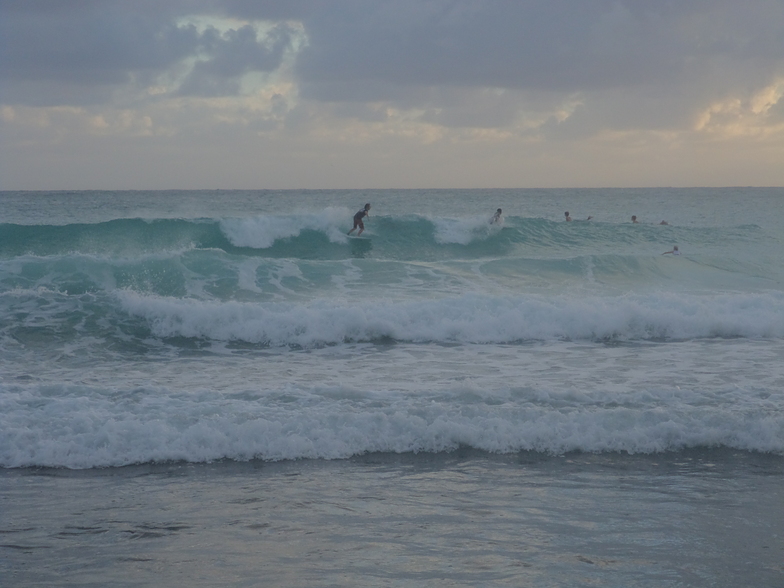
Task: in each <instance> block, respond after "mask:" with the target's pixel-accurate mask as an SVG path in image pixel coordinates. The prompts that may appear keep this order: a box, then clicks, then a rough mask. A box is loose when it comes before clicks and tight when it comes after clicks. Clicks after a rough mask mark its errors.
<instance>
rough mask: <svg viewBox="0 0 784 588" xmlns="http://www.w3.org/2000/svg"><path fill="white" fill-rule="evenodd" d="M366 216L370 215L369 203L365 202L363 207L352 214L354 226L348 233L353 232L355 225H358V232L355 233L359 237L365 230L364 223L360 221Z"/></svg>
mask: <svg viewBox="0 0 784 588" xmlns="http://www.w3.org/2000/svg"><path fill="white" fill-rule="evenodd" d="M366 216H370V203H368V204H365V208H363V209H362V210H360V211H359V212H358V213H357V214H355V215H354V228H353V229H351V230H350V231H349V232H348V234H349V235H350V234H351V233H353V232H354V231H355V230H356V228H357V227H359V232H358V233H357V237H359V236H360V235H361V234H362V231H364V230H365V224H364V223H363V222H362V219H363V218H365V217H366Z"/></svg>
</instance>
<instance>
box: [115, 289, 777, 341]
mask: <svg viewBox="0 0 784 588" xmlns="http://www.w3.org/2000/svg"><path fill="white" fill-rule="evenodd" d="M118 297H119V300H120V305H121V307H122V310H123V311H125V312H127V313H129V314H131V315H134V316H137V317H140V318H142V319H143V320H145V321H146V322H147V323H148V325H149V327H150V329H151V330H152V332H153V334H154V335H155V336H158V337H175V336H178V337H192V338H204V339H214V340H219V341H231V340H241V341H246V342H250V343H259V344H265V345H272V346H286V345H296V346H303V347H311V346H319V345H325V344H337V343H342V342H346V341H374V340H378V339H382V338H391V339H394V340H397V341H410V342H458V343H510V342H518V341H527V340H564V339H567V340H667V339H674V340H682V339H691V338H702V337H727V338H729V337H745V338H780V337H784V296H782V295H781V294H779V293H766V294H722V295H710V296H708V295H706V296H700V295H685V294H679V295H675V294H670V293H660V294H650V295H626V296H618V297H568V296H559V297H553V298H544V297H540V296H521V297H497V296H488V295H479V294H467V295H463V296H459V297H452V298H444V299H440V300H419V301H409V302H389V303H387V302H384V301H370V302H354V303H352V304H351V305H348V304H345V303H342V302H335V301H331V300H329V301H327V300H322V301H315V302H312V303H310V304H294V303H246V302H235V301H229V302H221V301H205V300H195V299H181V298H171V297H160V296H152V295H142V294H138V293H136V292H133V291H130V290H123V291H121V292H119V293H118Z"/></svg>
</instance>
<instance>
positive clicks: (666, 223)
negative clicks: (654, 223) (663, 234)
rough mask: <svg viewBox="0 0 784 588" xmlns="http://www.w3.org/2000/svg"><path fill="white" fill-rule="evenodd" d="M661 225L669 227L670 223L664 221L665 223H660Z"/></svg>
mask: <svg viewBox="0 0 784 588" xmlns="http://www.w3.org/2000/svg"><path fill="white" fill-rule="evenodd" d="M659 224H660V225H669V224H670V223H668V222H667V221H665V220H663V221H662V222H660V223H659Z"/></svg>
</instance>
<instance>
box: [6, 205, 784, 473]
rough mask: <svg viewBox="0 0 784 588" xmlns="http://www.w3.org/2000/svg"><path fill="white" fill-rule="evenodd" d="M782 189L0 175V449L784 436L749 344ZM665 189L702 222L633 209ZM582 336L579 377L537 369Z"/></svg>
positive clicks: (775, 304) (16, 453) (249, 450)
mask: <svg viewBox="0 0 784 588" xmlns="http://www.w3.org/2000/svg"><path fill="white" fill-rule="evenodd" d="M779 192H780V191H779ZM779 192H776V191H756V192H755V191H752V192H751V193H750V194H743V198H742V199H741V198H740V196H739V195H738V194H737V193H734V192H731V191H730V192H728V191H726V190H725V191H722V190H717V191H713V192H711V191H704V192H696V193H695V192H694V191H677V190H675V191H669V192H667V193H665V194H663V195H662V194H660V193H658V192H657V193H656V196H657V197H656V199H652V194H653V192H652V191H647V192H646V191H639V192H637V193H631V194H624V199H621V198H620V196H619V195H618V194H614V193H608V194H602V193H597V192H596V191H582V192H580V191H577V192H575V191H539V192H525V191H507V192H504V191H482V192H471V191H464V192H458V193H452V192H449V193H446V192H425V193H412V192H411V191H402V192H380V193H368V192H362V193H351V192H349V193H337V192H318V193H310V192H302V193H299V192H296V193H238V194H229V195H228V196H226V195H223V196H221V195H216V194H214V193H195V194H194V193H180V192H175V193H109V194H103V195H101V194H95V193H74V194H65V193H54V194H52V193H49V194H33V195H31V194H25V193H4V194H2V196H3V198H2V206H3V207H4V208H3V212H4V215H3V218H4V219H6V220H7V221H9V222H6V223H5V224H2V225H0V344H2V349H3V353H2V366H1V367H2V373H3V381H4V384H3V388H2V396H0V398H1V399H2V406H0V413H2V416H1V417H0V421H1V422H0V465H3V466H5V467H17V466H30V465H47V466H64V467H92V466H114V465H124V464H128V463H138V462H145V461H155V460H175V459H185V460H196V461H202V460H212V459H222V458H231V459H250V458H253V457H260V458H263V459H294V458H303V457H309V458H310V457H318V458H337V457H347V456H350V455H355V454H358V453H364V452H369V451H442V450H448V449H450V448H454V447H457V446H460V445H469V446H472V447H477V448H480V449H485V450H488V451H518V450H540V451H549V452H563V451H569V450H583V451H664V450H678V449H680V448H683V447H693V446H702V445H706V446H713V445H727V446H732V447H737V448H741V449H750V450H758V451H774V452H784V419H783V417H782V410H784V409H783V408H782V407H783V406H784V402H782V399H781V396H780V394H781V392H780V391H781V389H782V386H780V383H781V381H784V374H779V372H781V368H778V367H775V366H776V365H777V364H778V363H779V362H778V361H777V360H775V359H772V360H771V364H770V365H768V364H764V365H763V366H762V367H760V366H756V367H755V366H753V365H752V364H753V361H752V360H751V359H750V356H751V355H753V354H754V353H759V351H760V346H762V349H763V350H764V351H765V353H764V354H763V355H765V354H769V352H770V349H775V350H780V349H781V345H782V342H783V341H784V288H782V283H783V280H784V261H782V260H784V255H782V249H783V248H782V246H781V241H780V238H781V235H782V234H784V233H783V232H782V231H781V230H780V229H781V227H780V226H779V225H778V224H776V222H779V221H775V220H773V221H771V219H770V218H769V215H768V216H766V215H765V213H764V211H765V210H768V209H769V207H770V206H771V203H772V202H780V199H781V198H782V197H784V194H781V193H779ZM218 196H220V197H218ZM490 196H492V197H493V199H494V200H495V201H496V202H499V203H501V204H502V205H503V207H504V210H505V216H504V219H503V222H502V223H500V224H490V222H489V218H490V215H489V214H485V213H484V209H487V210H490V211H491V212H492V211H493V210H495V208H496V206H495V202H494V203H492V204H490V205H489V206H488V205H487V201H488V198H489V197H490ZM221 198H223V200H221ZM366 200H373V201H374V204H373V210H372V212H371V216H370V218H368V219H367V220H366V221H365V225H366V232H365V233H364V234H363V235H362V236H361V237H359V238H355V237H349V236H347V234H346V233H347V232H348V229H350V228H351V217H352V215H353V210H354V206H352V204H351V203H353V202H354V201H357V202H364V201H366ZM567 200H568V201H569V202H568V206H569V207H570V208H575V202H577V203H578V204H580V205H581V206H590V207H591V211H592V212H593V215H594V219H593V220H592V221H590V222H584V221H583V222H572V223H566V222H563V221H562V220H560V218H561V217H559V215H562V214H563V213H562V212H561V211H560V209H561V208H565V207H566V204H564V202H566V201H567ZM652 201H655V202H657V203H658V204H659V205H662V206H666V207H668V208H669V209H671V210H674V211H677V212H678V213H679V215H680V216H681V218H682V219H683V220H682V222H679V223H676V222H671V223H670V224H669V225H660V224H658V222H657V223H654V222H651V223H647V224H641V225H633V224H631V223H630V222H628V221H626V220H621V219H619V218H617V212H616V210H617V209H618V208H619V206H620V205H621V204H623V205H624V207H625V208H630V206H629V205H630V204H631V205H634V206H635V207H636V208H635V210H639V209H640V208H642V210H643V211H645V206H649V207H650V206H651V202H652ZM708 206H710V207H711V208H710V210H711V211H712V212H711V215H707V214H706V213H705V210H706V209H707V207H708ZM423 209H424V210H425V211H426V212H421V211H422V210H423ZM521 209H522V210H521ZM134 211H135V212H137V213H138V212H143V214H138V215H136V216H134V214H132V212H134ZM185 211H187V214H184V212H185ZM518 212H519V214H518ZM537 212H538V213H540V214H537ZM525 213H528V214H525ZM76 217H78V218H76ZM673 244H679V245H680V250H681V252H682V254H681V255H680V256H677V257H673V256H672V255H669V254H668V255H662V253H663V252H665V251H668V250H671V249H672V246H673ZM575 346H577V349H578V350H579V353H587V354H588V357H587V361H589V362H590V363H591V367H590V368H586V367H585V366H584V365H583V366H581V367H580V372H581V373H590V374H592V376H591V378H592V379H587V380H586V379H585V378H584V377H582V376H581V378H582V379H580V378H578V379H579V380H580V381H581V382H582V383H581V385H580V386H581V387H580V391H579V393H578V392H576V391H575V388H574V387H575V381H576V380H575V378H574V376H573V375H571V376H567V374H566V373H561V375H560V376H559V377H555V376H551V375H548V374H544V373H543V372H542V371H541V370H540V369H539V368H538V367H537V366H538V365H539V364H541V365H545V366H549V369H552V370H553V374H554V373H556V372H559V371H563V368H562V367H561V366H560V364H559V359H560V358H564V357H567V358H570V357H572V356H573V355H574V353H572V352H573V351H574V348H575ZM739 348H742V351H738V350H739ZM570 350H571V351H570ZM618 350H622V351H620V352H619V351H618ZM640 350H643V351H640ZM694 350H697V351H694ZM567 352H568V353H567ZM613 353H622V354H626V355H630V354H634V353H640V354H643V356H644V357H643V359H645V358H647V357H653V356H656V357H657V358H658V359H657V360H656V361H643V362H642V363H643V364H644V365H645V369H644V372H645V373H646V374H648V376H649V377H646V378H644V380H645V381H644V382H642V383H639V382H635V378H634V377H633V376H632V375H630V374H629V373H627V372H625V371H623V370H621V371H620V372H619V371H618V369H617V366H612V365H611V366H610V367H607V365H608V363H610V364H612V363H613V362H612V361H611V359H612V354H613ZM684 353H685V355H686V356H688V358H689V359H688V361H685V360H683V359H681V356H683V355H684ZM531 354H534V355H537V356H538V360H537V361H538V362H539V363H531V362H530V361H529V358H528V356H529V355H531ZM723 355H726V356H727V357H726V358H725V359H726V361H725V362H724V363H722V364H721V365H717V366H715V368H714V372H715V373H716V374H720V375H719V376H717V377H716V379H714V380H711V381H709V382H708V381H706V380H705V379H700V378H696V380H695V379H694V375H693V374H694V372H695V371H699V370H700V369H701V367H700V366H701V365H703V364H706V363H711V362H712V361H713V360H714V358H715V357H716V356H719V357H721V356H723ZM371 356H372V362H373V364H375V363H376V362H381V364H383V365H385V366H387V367H385V368H384V375H383V377H384V380H383V385H382V384H380V383H378V382H377V381H376V380H374V379H373V378H371V377H370V376H360V375H358V373H357V372H359V371H362V370H364V369H371V370H372V369H374V368H372V367H370V368H366V367H365V366H364V365H363V362H365V361H367V360H369V359H370V358H371ZM774 356H775V353H774ZM779 359H780V356H779ZM660 361H661V362H665V364H666V365H668V366H669V368H668V369H663V368H661V367H659V366H660V364H659V362H660ZM782 363H784V362H782ZM227 365H231V366H232V369H231V371H230V372H229V371H227V368H226V366H227ZM260 366H261V367H260ZM284 366H285V367H284ZM444 366H448V367H444ZM483 366H492V371H491V372H490V373H487V370H486V367H483ZM597 366H599V367H597ZM760 369H762V370H766V371H767V375H765V376H761V375H755V373H757V372H759V370H760ZM265 370H268V371H265ZM607 370H609V371H607ZM192 373H196V374H199V377H198V378H197V379H195V380H194V379H193V376H192ZM414 373H416V374H418V377H417V378H414V377H413V376H412V375H411V374H414ZM559 373H560V372H559ZM672 374H676V375H677V378H675V377H674V376H673V375H672ZM722 374H723V375H722ZM501 375H502V376H501ZM363 378H364V379H363ZM777 378H781V379H780V380H777ZM358 379H359V380H361V381H359V380H358ZM616 380H617V381H618V382H620V383H619V384H612V385H610V384H609V383H608V382H615V381H616ZM661 382H666V383H665V384H662V383H661ZM689 382H691V383H689ZM777 382H778V383H777ZM477 397H479V398H481V400H477ZM728 398H729V399H730V400H729V401H728V400H727V399H728Z"/></svg>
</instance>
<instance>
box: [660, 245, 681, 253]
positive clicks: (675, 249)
mask: <svg viewBox="0 0 784 588" xmlns="http://www.w3.org/2000/svg"><path fill="white" fill-rule="evenodd" d="M668 253H669V254H670V255H680V254H681V252H680V251H678V246H677V245H675V246H674V247H673V248H672V251H665V252H664V253H662V255H667V254H668Z"/></svg>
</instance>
